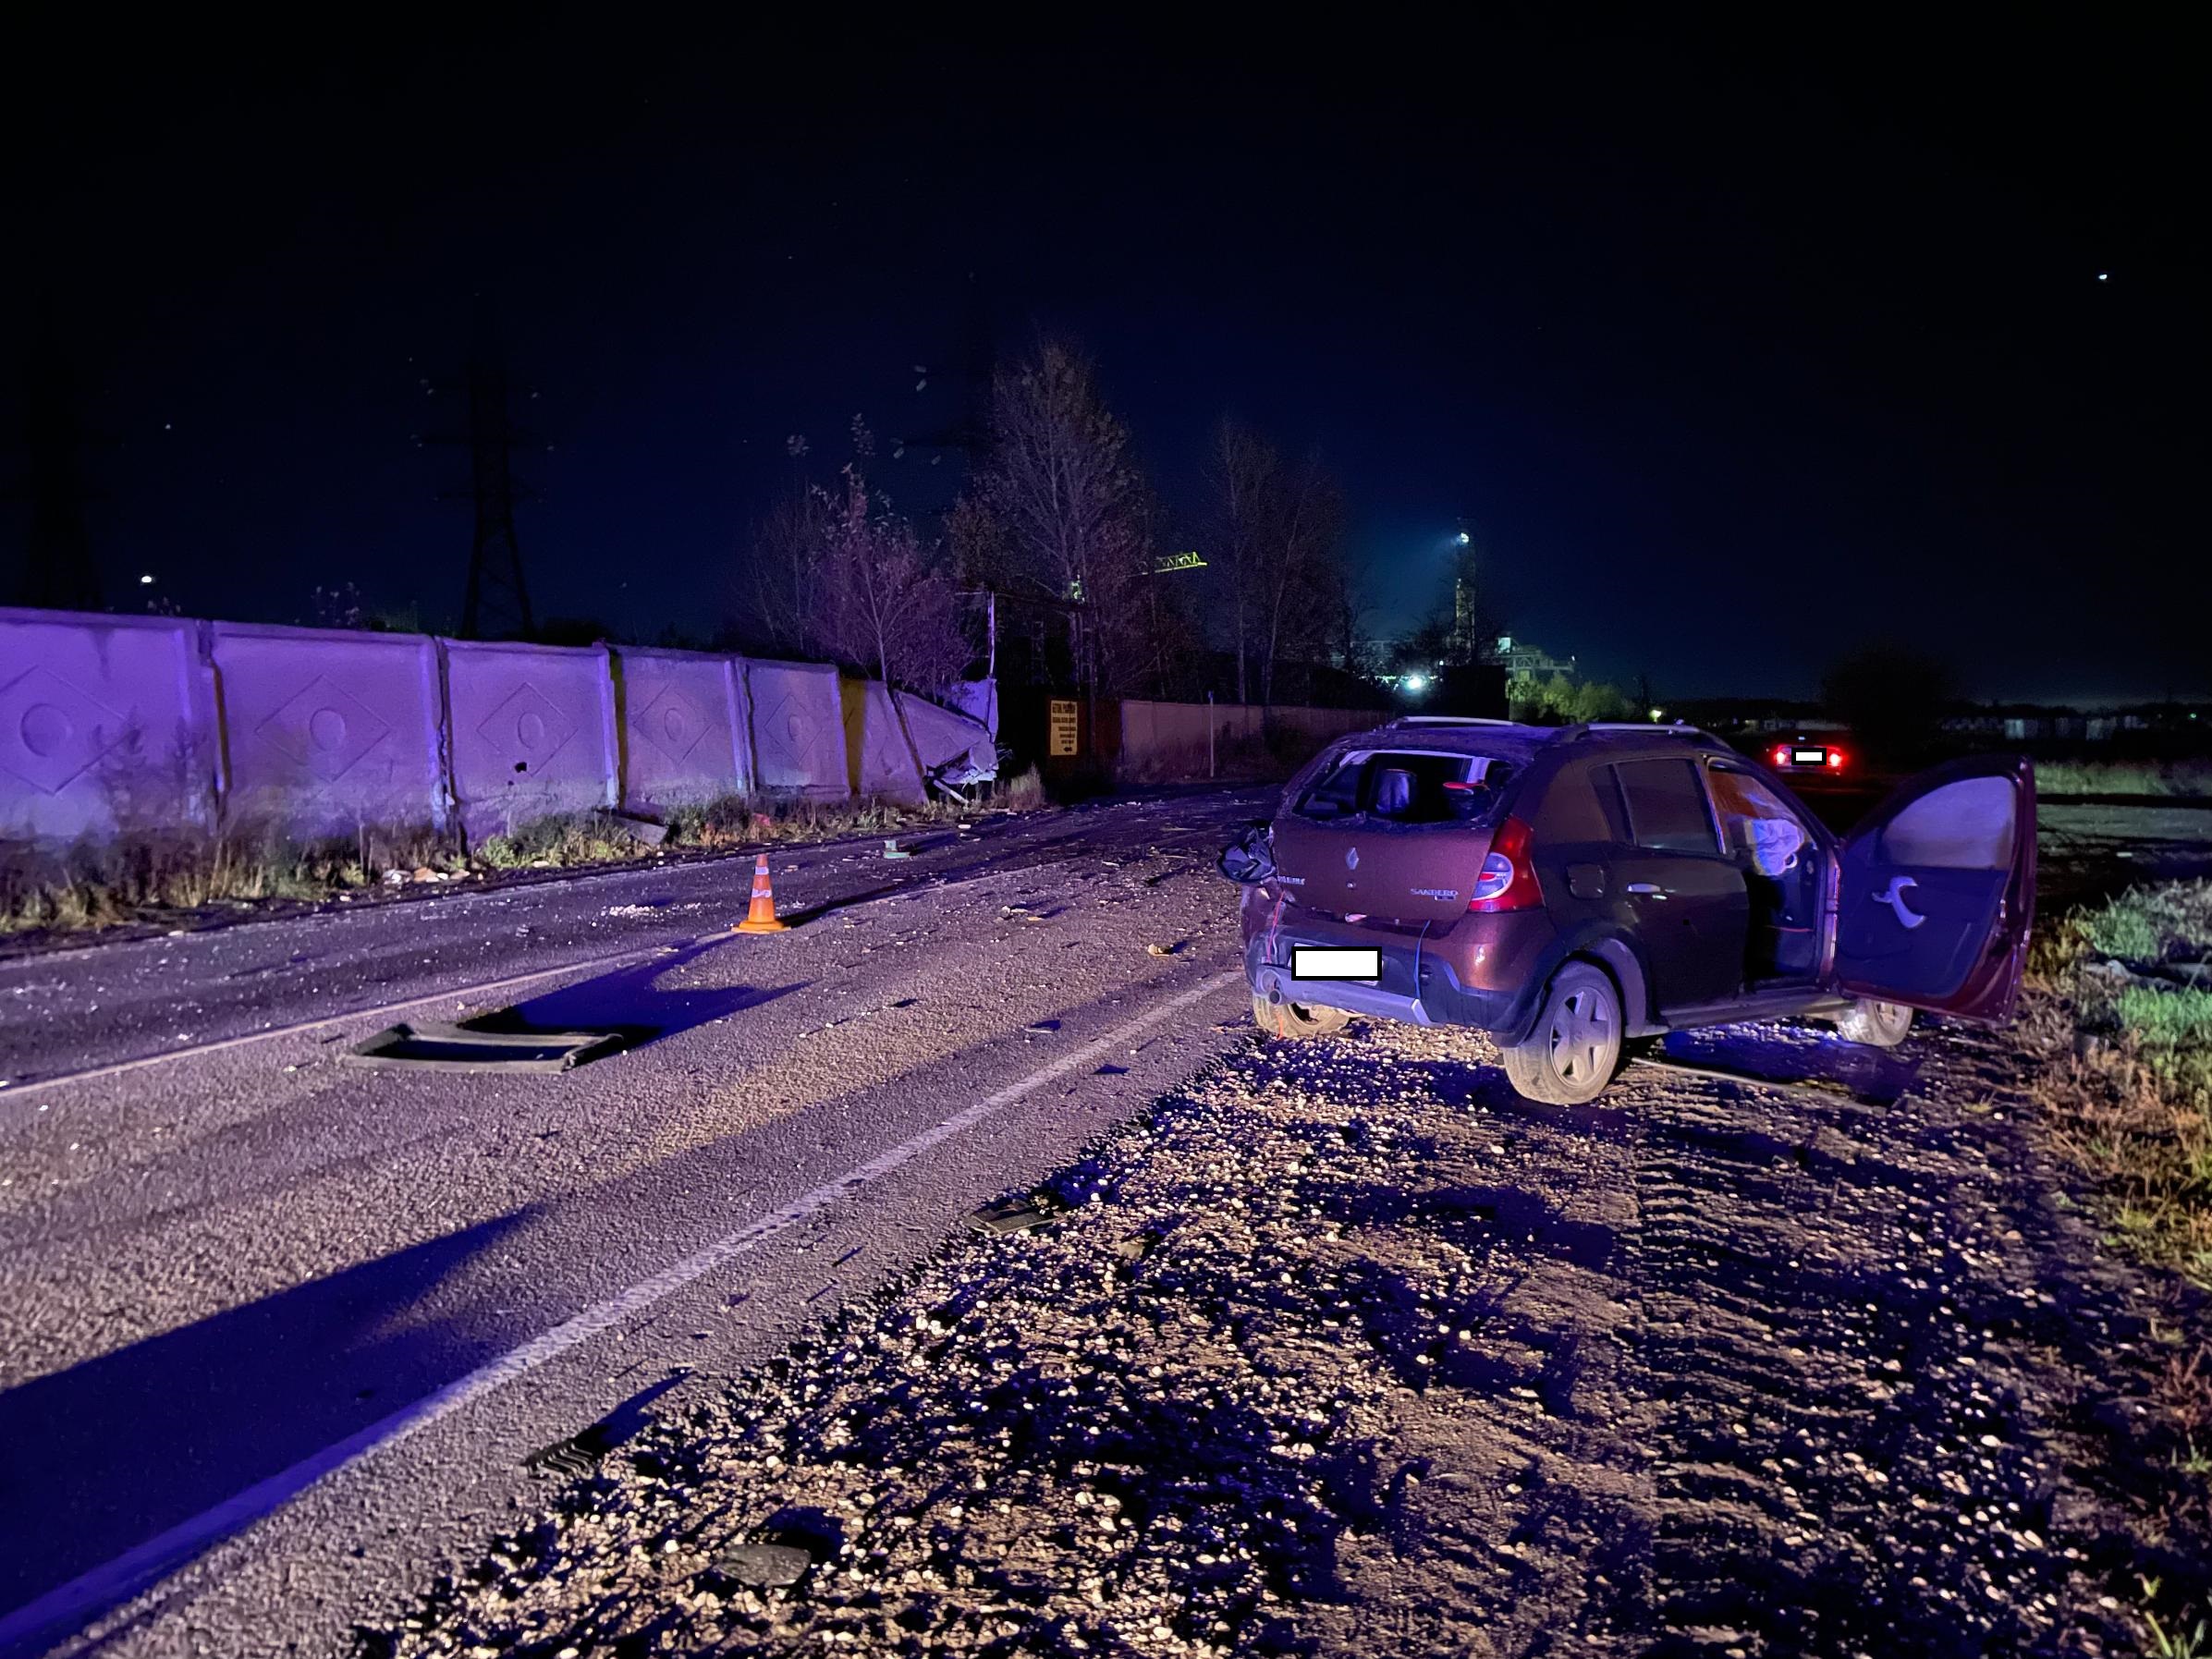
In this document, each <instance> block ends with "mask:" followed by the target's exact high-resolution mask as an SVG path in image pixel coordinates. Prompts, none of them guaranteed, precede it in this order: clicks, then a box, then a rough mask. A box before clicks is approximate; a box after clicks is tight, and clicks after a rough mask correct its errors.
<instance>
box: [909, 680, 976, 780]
mask: <svg viewBox="0 0 2212 1659" xmlns="http://www.w3.org/2000/svg"><path fill="white" fill-rule="evenodd" d="M981 684H982V685H983V686H984V688H986V689H985V690H984V693H982V694H981V695H974V696H972V701H977V702H982V703H984V704H985V705H986V706H987V704H988V702H989V701H991V699H990V694H989V690H988V688H989V682H988V681H984V682H981ZM895 695H896V696H897V697H898V706H899V708H900V709H902V710H903V711H905V714H906V722H907V729H908V730H909V731H910V732H911V733H912V734H913V736H914V748H915V749H916V750H917V751H918V752H919V753H920V754H921V757H922V766H923V771H925V772H928V773H931V774H933V775H938V776H942V777H943V778H945V779H946V780H947V782H949V783H954V784H959V783H967V782H972V781H973V780H975V779H977V778H984V777H993V776H996V775H997V771H998V739H997V738H996V736H995V735H994V728H993V727H992V726H988V725H986V724H984V721H983V720H980V719H976V718H972V717H971V716H970V715H967V714H956V713H954V712H953V711H952V710H951V709H948V708H945V707H943V706H942V705H940V704H938V703H935V702H932V701H930V700H929V699H928V698H926V697H916V696H913V695H911V694H910V693H909V692H905V691H900V692H897V693H895Z"/></svg>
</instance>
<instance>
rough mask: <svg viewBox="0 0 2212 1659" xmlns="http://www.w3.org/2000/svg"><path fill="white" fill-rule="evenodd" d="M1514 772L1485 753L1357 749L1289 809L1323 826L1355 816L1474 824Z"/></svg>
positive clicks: (1395, 820)
mask: <svg viewBox="0 0 2212 1659" xmlns="http://www.w3.org/2000/svg"><path fill="white" fill-rule="evenodd" d="M1512 771H1513V768H1512V766H1511V764H1510V763H1509V762H1505V761H1501V760H1497V759H1495V758H1494V757H1492V756H1489V755H1468V754H1439V753H1435V752H1431V751H1423V750H1372V751H1370V750H1353V751H1352V752H1350V753H1349V754H1345V755H1341V756H1339V757H1338V759H1337V761H1336V762H1335V763H1334V764H1332V765H1330V766H1329V767H1328V768H1326V770H1325V771H1324V772H1323V773H1322V775H1320V776H1319V777H1318V778H1316V779H1315V780H1314V782H1313V783H1312V784H1311V785H1309V786H1308V787H1307V788H1306V791H1305V793H1304V794H1302V796H1300V797H1299V799H1298V804H1297V806H1296V807H1294V808H1293V809H1292V810H1293V811H1296V812H1297V813H1298V814H1299V815H1300V816H1301V817H1302V818H1313V819H1318V820H1321V821H1322V822H1324V823H1326V822H1328V821H1330V820H1332V819H1338V818H1348V817H1350V816H1352V815H1353V814H1355V813H1357V814H1359V815H1361V816H1363V817H1364V818H1366V819H1368V820H1369V821H1371V822H1372V821H1377V820H1379V821H1380V822H1382V823H1479V822H1481V821H1482V820H1483V819H1484V817H1485V816H1486V815H1487V813H1488V811H1489V810H1490V808H1491V807H1492V806H1493V805H1495V804H1496V803H1497V797H1498V791H1499V789H1500V788H1502V787H1504V784H1505V781H1506V779H1507V778H1508V777H1509V776H1510V775H1512Z"/></svg>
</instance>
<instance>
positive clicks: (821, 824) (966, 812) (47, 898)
mask: <svg viewBox="0 0 2212 1659" xmlns="http://www.w3.org/2000/svg"><path fill="white" fill-rule="evenodd" d="M1043 805H1045V790H1044V786H1043V784H1042V782H1041V780H1040V779H1039V778H1038V776H1037V774H1036V771H1035V769H1034V768H1032V769H1031V770H1030V771H1028V772H1026V773H1023V774H1021V775H1019V776H1017V777H1013V778H1009V779H1008V780H1007V781H1006V782H1005V783H1003V784H999V785H996V786H992V787H986V788H984V790H981V791H979V792H977V794H976V795H975V797H974V798H973V799H972V800H971V801H970V802H969V803H968V804H965V805H963V804H962V803H960V802H958V801H952V800H938V799H933V800H931V801H929V802H927V803H926V804H924V805H922V806H918V807H916V806H902V805H899V804H898V803H897V802H894V801H886V800H880V799H862V800H800V799H785V798H776V797H760V796H742V795H731V796H725V797H722V798H721V799H715V800H710V801H705V802H702V803H700V804H698V805H696V806H687V807H682V808H679V809H678V810H676V811H673V812H671V813H670V814H669V815H668V819H667V823H666V826H665V827H666V831H667V834H666V836H665V837H663V838H662V839H660V840H659V841H658V842H657V843H656V842H654V841H653V840H649V839H647V838H646V836H644V835H642V834H641V833H640V831H641V828H642V825H641V823H640V822H639V821H637V820H633V819H629V818H624V817H621V816H619V815H617V814H616V813H613V812H603V811H602V812H568V813H560V814H557V815H555V816H552V817H547V818H541V819H538V820H536V821H534V822H532V823H525V824H520V825H518V826H516V827H515V828H514V829H513V830H512V831H510V832H509V833H507V834H505V835H498V836H486V837H485V838H484V839H483V840H482V841H481V842H479V843H478V844H477V845H476V846H475V847H474V848H470V849H468V850H466V851H464V850H463V848H461V846H460V845H459V844H458V842H457V841H455V840H454V839H452V838H450V837H445V836H439V835H437V834H436V833H435V832H434V831H432V830H430V829H429V828H427V827H424V828H420V829H398V830H385V829H363V830H362V831H361V833H360V834H359V835H357V836H350V837H344V838H334V839H326V840H316V841H309V842H300V841H295V840H292V839H290V838H289V837H287V836H283V835H281V834H279V833H277V832H275V830H272V829H235V828H234V829H226V830H222V831H217V832H212V833H202V834H192V833H184V832H165V833H160V834H139V835H131V836H123V837H121V838H119V839H117V840H116V841H113V842H108V843H92V842H84V843H80V844H79V845H78V846H75V847H71V848H66V849H50V848H39V847H36V846H32V845H29V844H25V843H19V842H14V843H0V934H7V933H30V932H34V931H51V932H55V933H74V932H80V931H83V930H86V929H92V928H101V927H109V926H113V925H116V923H119V922H126V921H136V920H140V919H142V918H145V917H148V916H153V915H162V914H175V913H177V912H180V911H190V910H199V909H205V908H207V907H209V906H214V905H224V906H234V907H241V908H243V907H251V905H254V904H257V903H260V902H263V901H265V900H269V899H303V900H311V901H312V900H319V899H325V898H331V897H337V896H339V895H342V894H347V893H350V892H353V891H357V890H359V889H362V888H368V887H378V886H403V885H408V884H415V883H430V882H441V881H458V880H467V879H469V878H471V877H472V876H476V875H481V874H492V873H497V872H506V871H513V870H566V869H578V868H582V867H587V866H591V865H598V864H619V863H628V862H634V861H637V860H647V859H653V858H656V857H660V856H663V855H665V854H666V853H668V852H670V851H678V852H682V851H694V852H720V851H733V850H735V849H737V848H743V847H764V846H773V845H776V844H780V843H789V842H795V841H823V840H834V839H836V838H837V837H839V836H857V835H884V836H891V835H897V834H899V833H901V832H906V831H913V830H918V829H925V828H929V827H931V826H934V825H937V824H945V823H958V822H959V821H960V820H962V819H972V818H976V817H981V816H983V815H984V814H986V813H989V812H993V811H1034V810H1036V809H1037V808H1039V807H1041V806H1043Z"/></svg>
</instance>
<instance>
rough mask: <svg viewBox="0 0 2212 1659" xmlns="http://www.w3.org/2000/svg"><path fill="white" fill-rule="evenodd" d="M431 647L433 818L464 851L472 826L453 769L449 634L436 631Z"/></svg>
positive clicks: (451, 682)
mask: <svg viewBox="0 0 2212 1659" xmlns="http://www.w3.org/2000/svg"><path fill="white" fill-rule="evenodd" d="M430 649H431V653H432V655H433V657H434V659H435V661H436V663H437V665H438V698H437V706H436V707H435V708H434V709H433V710H432V711H431V719H432V721H433V723H434V728H433V730H432V732H431V742H432V745H433V746H434V748H435V750H437V760H438V785H437V793H436V794H435V795H434V797H433V799H432V801H431V813H430V815H431V821H432V823H433V826H434V827H435V828H436V829H437V830H439V831H440V832H441V833H443V832H445V831H446V830H451V831H452V832H453V833H454V834H455V835H457V836H459V837H460V843H461V851H462V852H463V853H466V852H467V851H468V850H469V826H468V824H467V823H466V822H464V820H463V818H462V816H461V811H460V799H461V791H460V783H459V779H458V775H457V774H456V773H455V772H454V769H453V672H452V667H451V665H450V664H448V663H447V661H446V636H445V635H443V634H433V635H431V637H430Z"/></svg>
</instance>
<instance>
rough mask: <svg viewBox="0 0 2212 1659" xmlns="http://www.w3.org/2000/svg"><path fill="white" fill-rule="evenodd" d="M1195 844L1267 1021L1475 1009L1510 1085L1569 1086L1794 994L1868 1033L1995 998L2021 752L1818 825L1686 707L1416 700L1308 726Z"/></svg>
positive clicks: (1279, 1026)
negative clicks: (1412, 713)
mask: <svg viewBox="0 0 2212 1659" xmlns="http://www.w3.org/2000/svg"><path fill="white" fill-rule="evenodd" d="M1222 869H1223V872H1225V873H1227V874H1228V875H1230V876H1231V877H1232V878H1233V879H1236V880H1238V881H1240V882H1241V883H1242V884H1244V894H1243V900H1242V931H1243V939H1244V966H1245V975H1246V978H1247V979H1248V980H1249V982H1250V983H1251V986H1252V997H1253V1016H1254V1018H1255V1019H1257V1020H1258V1021H1259V1023H1260V1025H1261V1026H1262V1027H1263V1028H1264V1029H1265V1030H1266V1031H1268V1032H1270V1033H1271V1034H1273V1035H1276V1036H1279V1037H1293V1036H1311V1035H1320V1034H1325V1033H1326V1032H1329V1031H1335V1030H1337V1029H1338V1028H1339V1027H1341V1026H1342V1025H1343V1023H1344V1022H1345V1020H1346V1019H1349V1018H1350V1016H1352V1015H1355V1014H1361V1015H1369V1016H1379V1017H1381V1018H1385V1019H1402V1020H1410V1021H1412V1022H1413V1023H1415V1024H1419V1025H1471V1026H1475V1027H1478V1028H1480V1029H1481V1030H1483V1031H1488V1032H1490V1033H1491V1034H1492V1035H1493V1036H1494V1037H1495V1038H1496V1039H1497V1044H1498V1047H1499V1049H1500V1050H1501V1051H1502V1052H1503V1055H1504V1058H1505V1069H1506V1075H1507V1077H1508V1078H1509V1080H1510V1081H1511V1083H1512V1085H1513V1088H1514V1089H1515V1090H1516V1091H1517V1092H1519V1093H1521V1094H1522V1095H1523V1096H1524V1097H1526V1098H1527V1099H1530V1100H1534V1101H1540V1102H1544V1103H1546V1104H1556V1105H1571V1104H1579V1103H1581V1102H1583V1101H1587V1100H1590V1099H1592V1098H1594V1097H1595V1095H1596V1094H1597V1093H1598V1092H1600V1091H1601V1090H1603V1089H1604V1088H1605V1087H1606V1085H1607V1083H1608V1082H1610V1081H1611V1080H1612V1079H1613V1077H1614V1075H1615V1073H1616V1072H1617V1071H1618V1070H1619V1067H1620V1065H1621V1064H1622V1060H1623V1055H1624V1047H1625V1044H1626V1043H1628V1042H1629V1041H1630V1040H1631V1039H1632V1038H1637V1037H1644V1036H1653V1035H1656V1034H1658V1033H1661V1032H1664V1031H1675V1030H1680V1029H1682V1028H1685V1027H1690V1026H1706V1025H1726V1024H1731V1023H1734V1022H1736V1021H1739V1020H1754V1019H1783V1018H1788V1017H1792V1016H1805V1017H1811V1018H1815V1019H1829V1020H1832V1021H1833V1022H1834V1023H1835V1026H1836V1028H1837V1030H1838V1031H1839V1032H1841V1033H1842V1035H1843V1036H1845V1037H1846V1038H1849V1039H1850V1040H1851V1041H1853V1042H1858V1043H1876V1044H1880V1045H1882V1046H1885V1047H1887V1046H1892V1045H1894V1044H1896V1043H1901V1042H1902V1041H1903V1040H1904V1037H1905V1033H1906V1031H1908V1029H1909V1028H1910V1027H1911V1024H1912V1020H1913V1010H1914V1009H1916V1008H1920V1009H1927V1010H1930V1011H1933V1012H1936V1013H1940V1014H1945V1015H1949V1016H1953V1017H1956V1018H1959V1019H1973V1020H1981V1021H1998V1020H2001V1019H2005V1018H2007V1017H2008V1016H2009V1015H2010V1013H2011V1010H2012V1004H2013V1000H2014V998H2015V996H2016V995H2017V994H2018V992H2019V986H2020V975H2021V969H2022V967H2023V963H2024V962H2025V960H2026V957H2027V943H2028V930H2029V926H2030V924H2031V922H2032V921H2033V919H2034V912H2035V769H2034V767H2033V765H2032V764H2031V763H2030V762H2029V761H2028V760H2027V759H2026V758H2025V757H2022V756H2010V755H1985V756H1975V757H1973V758H1971V759H1967V760H1961V761H1954V762H1949V763H1948V764H1946V765H1942V766H1938V767H1937V768H1935V769H1934V770H1932V771H1929V772H1925V773H1922V774H1921V775H1918V776H1916V777H1913V778H1911V779H1908V780H1907V781H1906V782H1905V783H1904V784H1903V785H1902V786H1901V787H1899V789H1898V790H1897V791H1896V792H1895V793H1894V794H1893V795H1891V796H1890V798H1889V799H1888V800H1887V801H1886V802H1885V803H1884V804H1883V805H1882V806H1881V807H1880V808H1878V809H1877V810H1876V811H1874V812H1873V813H1871V814H1869V815H1868V816H1867V817H1866V818H1865V819H1864V821H1863V822H1862V823H1859V824H1858V825H1857V826H1856V827H1854V828H1853V829H1852V830H1851V832H1850V834H1848V835H1847V836H1841V837H1839V836H1835V835H1834V834H1832V833H1831V832H1829V831H1828V830H1827V828H1826V827H1824V826H1823V825H1822V824H1821V823H1820V822H1819V820H1818V819H1816V818H1815V816H1814V815H1813V813H1812V812H1811V811H1807V810H1806V808H1805V807H1804V806H1803V804H1802V803H1801V802H1800V801H1798V800H1797V799H1796V798H1795V797H1794V796H1792V795H1791V794H1790V790H1789V788H1788V787H1787V786H1785V785H1784V784H1783V783H1782V782H1781V780H1780V779H1779V778H1778V777H1777V776H1775V775H1774V774H1773V773H1771V772H1769V771H1768V770H1766V768H1765V767H1763V766H1761V765H1759V764H1758V763H1756V762H1754V761H1751V760H1748V759H1746V758H1744V757H1743V756H1741V755H1740V754H1738V753H1736V752H1735V751H1734V750H1731V749H1729V747H1728V746H1727V745H1726V744H1724V743H1722V742H1720V741H1719V740H1718V739H1717V738H1711V737H1708V736H1706V735H1705V733H1703V732H1699V731H1694V730H1691V729H1689V728H1687V727H1681V726H1567V727H1562V728H1553V727H1543V726H1517V725H1513V724H1509V723H1507V722H1503V721H1481V720H1460V719H1432V718H1420V717H1416V718H1412V719H1406V720H1399V721H1396V722H1393V723H1392V724H1390V725H1387V726H1382V727H1380V728H1378V729H1376V730H1375V731H1371V732H1366V733H1363V734H1360V735H1358V736H1356V737H1351V738H1341V739H1339V740H1338V741H1337V742H1336V743H1333V744H1331V745H1330V746H1329V747H1328V748H1327V749H1326V750H1324V751H1323V752H1322V753H1321V754H1320V755H1319V756H1318V757H1317V758H1316V759H1315V760H1314V761H1313V762H1311V763H1310V764H1308V765H1307V766H1306V767H1305V768H1304V769H1303V770H1302V771H1301V772H1300V773H1299V775H1297V776H1296V777H1294V778H1292V779H1291V781H1290V783H1289V785H1288V786H1287V787H1285V789H1284V792H1283V797H1282V800H1281V803H1280V805H1279V807H1278V808H1277V812H1276V815H1275V817H1274V819H1273V820H1272V822H1270V823H1267V824H1265V825H1264V826H1256V827H1255V828H1254V830H1253V832H1251V833H1250V834H1248V835H1247V836H1245V837H1244V838H1243V839H1242V840H1241V841H1240V842H1239V843H1237V844H1236V845H1235V846H1232V847H1231V848H1228V851H1226V852H1225V853H1224V854H1223V855H1222Z"/></svg>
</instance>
